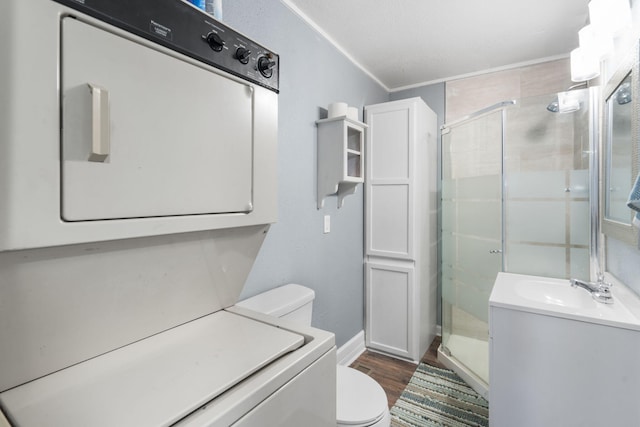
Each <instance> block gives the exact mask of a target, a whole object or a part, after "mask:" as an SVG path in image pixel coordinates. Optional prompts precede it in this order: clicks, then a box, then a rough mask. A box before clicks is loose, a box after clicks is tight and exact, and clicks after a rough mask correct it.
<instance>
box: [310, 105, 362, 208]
mask: <svg viewBox="0 0 640 427" xmlns="http://www.w3.org/2000/svg"><path fill="white" fill-rule="evenodd" d="M316 125H317V126H318V209H321V208H322V207H323V206H324V199H325V198H326V197H327V196H330V195H333V194H337V195H338V208H341V207H342V206H343V204H344V198H345V197H346V196H348V195H351V194H353V193H355V192H356V188H357V186H358V184H361V183H363V182H364V174H363V172H364V130H365V129H366V128H367V127H368V126H367V125H366V124H364V123H362V122H359V121H356V120H352V119H349V118H347V117H346V116H341V117H333V118H329V119H322V120H318V121H316Z"/></svg>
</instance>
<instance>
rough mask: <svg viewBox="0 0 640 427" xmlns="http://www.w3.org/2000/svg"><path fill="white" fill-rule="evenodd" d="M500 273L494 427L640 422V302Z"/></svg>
mask: <svg viewBox="0 0 640 427" xmlns="http://www.w3.org/2000/svg"><path fill="white" fill-rule="evenodd" d="M612 292H613V297H614V302H613V304H611V305H608V304H602V303H599V302H596V301H594V300H593V299H592V298H591V296H590V295H589V293H588V292H587V291H586V290H584V289H581V288H572V287H570V285H569V281H568V280H562V279H550V278H546V277H536V276H526V275H519V274H511V273H499V274H498V278H497V279H496V282H495V285H494V287H493V291H492V293H491V298H490V300H489V363H490V369H489V371H490V379H489V384H490V396H489V401H490V402H491V403H490V405H489V422H490V424H491V427H513V426H518V427H540V426H563V427H581V426H637V425H638V420H640V406H639V405H638V402H640V389H639V388H638V384H640V367H639V366H638V359H639V358H640V320H639V319H640V317H638V315H637V313H638V310H639V308H640V299H639V298H638V296H637V295H635V294H634V293H633V291H631V290H629V289H627V288H625V287H624V286H623V285H622V284H620V283H616V284H615V286H614V287H613V290H612Z"/></svg>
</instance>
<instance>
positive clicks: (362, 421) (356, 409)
mask: <svg viewBox="0 0 640 427" xmlns="http://www.w3.org/2000/svg"><path fill="white" fill-rule="evenodd" d="M337 383H338V393H337V408H336V412H337V418H338V424H341V425H354V426H367V425H370V424H372V423H374V422H376V421H378V420H379V419H380V418H382V417H383V416H384V413H385V410H386V409H387V405H388V403H387V395H386V394H385V392H384V390H383V389H382V387H381V386H380V384H378V383H377V382H376V381H375V380H374V379H373V378H371V377H369V376H367V375H365V374H363V373H362V372H360V371H357V370H355V369H352V368H347V367H345V366H338V372H337Z"/></svg>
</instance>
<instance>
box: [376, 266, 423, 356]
mask: <svg viewBox="0 0 640 427" xmlns="http://www.w3.org/2000/svg"><path fill="white" fill-rule="evenodd" d="M366 276H367V277H366V283H367V289H366V298H367V304H366V306H367V307H366V308H367V316H366V318H367V322H366V323H367V324H366V334H365V336H366V338H365V341H366V345H367V347H371V348H373V349H377V350H381V351H384V352H386V353H390V354H394V355H397V356H400V357H404V358H408V359H415V355H414V354H413V353H414V351H413V348H414V342H413V341H414V340H413V339H412V337H413V324H412V322H411V319H413V304H412V301H413V298H412V294H413V286H414V285H413V281H414V268H413V267H412V266H407V267H403V266H399V265H392V264H385V263H382V262H381V263H371V262H369V263H367V264H366Z"/></svg>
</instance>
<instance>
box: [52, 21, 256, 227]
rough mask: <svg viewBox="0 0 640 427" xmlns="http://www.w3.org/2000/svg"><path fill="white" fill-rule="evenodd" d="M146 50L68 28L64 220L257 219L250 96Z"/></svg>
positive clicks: (245, 88) (237, 85)
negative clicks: (237, 215) (253, 214)
mask: <svg viewBox="0 0 640 427" xmlns="http://www.w3.org/2000/svg"><path fill="white" fill-rule="evenodd" d="M143 43H144V42H142V41H139V42H133V41H132V40H129V39H127V38H124V37H122V36H120V35H116V34H114V33H111V32H109V31H107V30H104V29H102V28H98V27H95V26H93V25H90V24H87V23H84V22H82V21H79V20H77V19H75V18H70V17H67V18H64V19H63V20H62V63H61V96H62V100H61V103H62V132H61V136H62V144H61V145H62V147H61V149H62V158H61V161H62V168H61V169H62V174H61V175H62V176H61V180H62V182H61V185H62V209H61V210H62V212H61V216H62V218H63V219H64V220H66V221H84V220H99V219H118V218H140V217H156V216H174V215H192V214H216V213H234V212H250V211H251V210H252V180H253V177H252V160H253V91H252V88H251V87H250V86H249V85H247V84H244V83H241V82H240V81H237V80H233V79H230V78H227V77H224V76H222V75H220V74H217V73H216V72H215V71H213V69H212V68H207V67H206V66H204V65H202V66H198V65H195V64H196V63H195V62H194V63H189V62H186V61H184V60H181V59H177V58H176V57H174V56H171V55H170V54H167V53H164V52H163V51H160V50H158V49H161V48H158V47H154V48H151V47H147V46H145V45H143ZM212 54H213V51H212ZM221 54H222V53H221ZM177 82H180V84H177Z"/></svg>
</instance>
